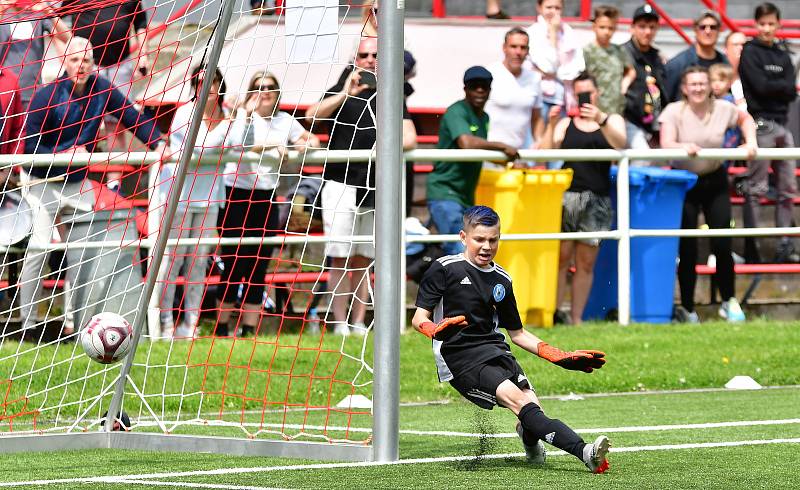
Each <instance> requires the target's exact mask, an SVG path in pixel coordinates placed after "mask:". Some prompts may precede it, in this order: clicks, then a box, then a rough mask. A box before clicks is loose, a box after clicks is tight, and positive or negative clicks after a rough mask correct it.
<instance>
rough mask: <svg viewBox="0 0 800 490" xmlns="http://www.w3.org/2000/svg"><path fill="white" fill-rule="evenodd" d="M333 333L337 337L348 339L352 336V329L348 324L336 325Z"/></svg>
mask: <svg viewBox="0 0 800 490" xmlns="http://www.w3.org/2000/svg"><path fill="white" fill-rule="evenodd" d="M333 333H334V334H335V335H341V336H342V337H347V336H349V335H350V328H348V326H347V324H346V323H336V326H335V327H333Z"/></svg>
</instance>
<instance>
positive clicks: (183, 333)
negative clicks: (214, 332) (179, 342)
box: [174, 325, 195, 339]
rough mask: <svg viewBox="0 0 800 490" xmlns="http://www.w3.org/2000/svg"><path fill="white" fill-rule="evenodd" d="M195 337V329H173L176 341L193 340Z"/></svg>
mask: <svg viewBox="0 0 800 490" xmlns="http://www.w3.org/2000/svg"><path fill="white" fill-rule="evenodd" d="M194 336H195V329H193V328H192V327H189V326H187V325H178V328H176V329H175V335H174V337H175V338H176V339H193V338H194Z"/></svg>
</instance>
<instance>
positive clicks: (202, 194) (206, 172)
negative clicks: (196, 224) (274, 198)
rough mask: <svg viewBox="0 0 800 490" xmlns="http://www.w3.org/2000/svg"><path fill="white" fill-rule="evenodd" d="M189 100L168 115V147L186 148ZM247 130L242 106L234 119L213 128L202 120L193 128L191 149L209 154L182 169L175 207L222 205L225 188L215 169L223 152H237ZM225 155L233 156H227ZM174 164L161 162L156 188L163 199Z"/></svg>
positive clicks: (175, 149)
mask: <svg viewBox="0 0 800 490" xmlns="http://www.w3.org/2000/svg"><path fill="white" fill-rule="evenodd" d="M192 111H193V106H192V104H185V105H182V106H181V107H179V108H178V110H176V111H175V116H174V117H173V118H172V127H171V129H170V133H169V146H170V149H171V150H172V151H180V152H183V151H186V148H184V147H185V146H186V145H185V140H186V136H187V134H186V133H187V132H188V130H189V122H190V121H191V119H192ZM246 132H247V115H246V113H245V112H244V110H241V109H240V110H239V111H237V113H236V119H235V120H234V121H233V122H231V121H230V120H229V119H225V120H223V121H222V122H220V123H219V124H218V125H217V126H216V127H215V128H214V129H212V130H210V131H209V129H208V126H206V123H205V122H204V121H201V123H200V128H199V130H198V131H197V139H196V141H195V144H194V148H192V149H191V151H192V153H193V154H194V155H196V156H200V155H203V156H207V157H212V160H211V162H208V163H203V164H197V163H195V164H194V165H190V166H189V168H188V170H187V172H186V181H185V182H184V185H183V189H182V190H181V197H180V204H179V207H181V208H185V207H190V208H204V207H208V206H219V207H225V189H223V188H222V185H221V182H220V181H221V178H220V176H219V175H218V173H217V168H218V163H216V160H217V159H219V158H221V156H220V154H221V153H224V152H229V153H231V152H241V151H242V144H243V143H244V139H245V137H246ZM229 158H236V156H235V153H234V156H230V157H229ZM176 168H177V164H175V163H167V164H164V165H162V167H161V174H160V180H161V184H160V187H159V189H160V192H161V194H162V199H163V200H164V202H166V199H167V195H168V194H169V192H170V189H171V187H172V184H173V182H174V177H175V170H176Z"/></svg>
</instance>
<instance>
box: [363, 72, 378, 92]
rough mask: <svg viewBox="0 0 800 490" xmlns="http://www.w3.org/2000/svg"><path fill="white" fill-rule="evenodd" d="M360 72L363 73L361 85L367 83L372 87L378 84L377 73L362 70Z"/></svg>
mask: <svg viewBox="0 0 800 490" xmlns="http://www.w3.org/2000/svg"><path fill="white" fill-rule="evenodd" d="M359 74H360V75H361V82H360V83H361V85H366V86H367V87H369V88H372V89H374V88H376V87H377V86H378V80H376V79H375V74H374V73H372V72H371V71H361V72H359Z"/></svg>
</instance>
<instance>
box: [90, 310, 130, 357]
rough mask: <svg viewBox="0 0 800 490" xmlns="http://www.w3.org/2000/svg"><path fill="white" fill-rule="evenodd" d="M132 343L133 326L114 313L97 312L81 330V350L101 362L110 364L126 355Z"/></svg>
mask: <svg viewBox="0 0 800 490" xmlns="http://www.w3.org/2000/svg"><path fill="white" fill-rule="evenodd" d="M132 343H133V327H131V324H130V323H128V321H127V320H126V319H124V318H123V317H122V316H120V315H117V314H116V313H111V312H103V313H98V314H96V315H94V316H93V317H92V318H91V319H89V321H88V322H87V323H86V326H85V327H83V330H81V346H82V347H83V351H84V352H85V353H86V355H87V356H89V358H91V359H92V360H93V361H96V362H99V363H101V364H111V363H114V362H117V361H119V360H120V359H122V358H123V357H125V356H127V355H128V352H130V350H131V346H132Z"/></svg>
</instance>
